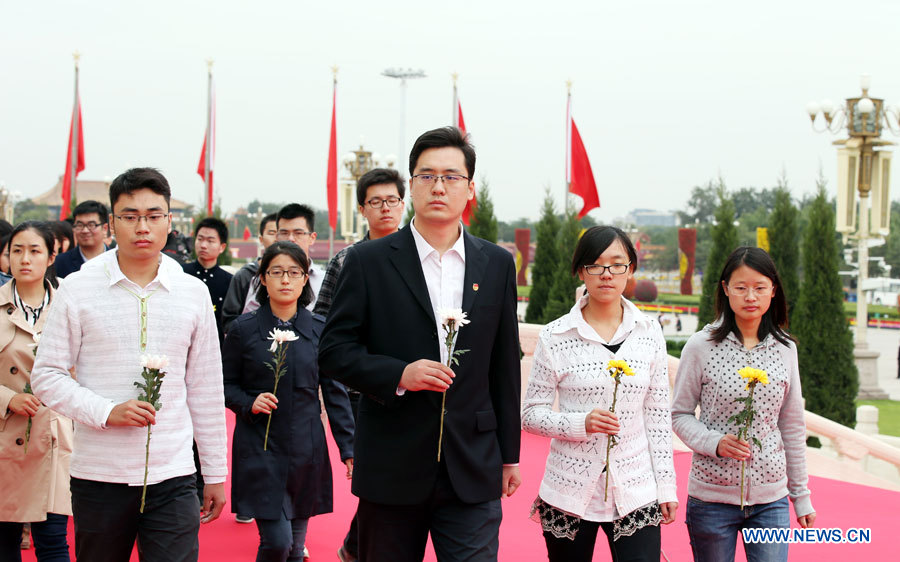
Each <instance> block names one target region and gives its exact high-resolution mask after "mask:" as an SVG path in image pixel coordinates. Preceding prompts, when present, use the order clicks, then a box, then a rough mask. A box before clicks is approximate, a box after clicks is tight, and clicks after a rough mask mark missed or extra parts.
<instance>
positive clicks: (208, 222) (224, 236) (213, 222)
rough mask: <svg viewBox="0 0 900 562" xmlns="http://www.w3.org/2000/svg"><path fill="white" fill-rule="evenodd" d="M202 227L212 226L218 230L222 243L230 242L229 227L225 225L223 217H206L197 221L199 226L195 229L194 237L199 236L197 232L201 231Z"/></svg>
mask: <svg viewBox="0 0 900 562" xmlns="http://www.w3.org/2000/svg"><path fill="white" fill-rule="evenodd" d="M201 228H212V229H213V230H215V231H216V234H218V235H219V243H220V244H228V227H227V226H225V223H224V222H223V221H222V219H217V218H216V217H206V218H205V219H203V220H201V221H200V222H198V223H197V228H195V229H194V238H197V233H198V232H200V229H201Z"/></svg>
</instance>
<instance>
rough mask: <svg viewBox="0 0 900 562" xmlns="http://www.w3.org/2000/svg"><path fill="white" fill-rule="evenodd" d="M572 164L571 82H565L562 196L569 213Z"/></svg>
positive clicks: (564, 208)
mask: <svg viewBox="0 0 900 562" xmlns="http://www.w3.org/2000/svg"><path fill="white" fill-rule="evenodd" d="M571 162H572V81H571V80H566V181H565V182H563V184H564V186H565V193H564V194H563V211H564V212H565V213H566V214H568V213H569V190H571V189H572V178H571V177H570V174H571V170H570V169H569V166H571Z"/></svg>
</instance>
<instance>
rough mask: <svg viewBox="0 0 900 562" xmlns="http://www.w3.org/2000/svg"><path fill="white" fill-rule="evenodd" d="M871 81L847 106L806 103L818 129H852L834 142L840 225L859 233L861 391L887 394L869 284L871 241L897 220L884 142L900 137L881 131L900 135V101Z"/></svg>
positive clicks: (877, 395) (863, 82) (846, 233)
mask: <svg viewBox="0 0 900 562" xmlns="http://www.w3.org/2000/svg"><path fill="white" fill-rule="evenodd" d="M870 84H871V80H870V79H869V75H867V74H863V75H862V77H861V78H860V87H861V89H862V95H861V96H860V97H857V98H847V100H846V104H845V106H844V107H837V106H836V105H835V104H834V103H832V102H831V101H830V100H824V101H822V102H811V103H809V104H808V105H807V108H806V109H807V113H809V118H810V120H811V122H812V125H813V129H814V130H816V131H818V132H826V131H827V132H831V133H838V132H840V131H841V130H842V129H844V128H845V127H846V129H847V135H848V138H846V139H841V140H837V141H835V142H834V144H835V145H838V146H839V147H841V148H838V196H837V216H836V227H837V230H838V232H841V233H842V234H843V235H844V236H845V238H853V239H856V241H857V248H858V249H857V252H858V255H857V257H858V262H859V264H858V265H859V268H858V278H857V283H856V295H857V296H856V342H855V347H854V350H853V355H854V357H855V359H856V367H857V369H858V370H859V397H860V398H868V399H881V398H887V397H888V395H887V393H885V392H884V391H883V390H882V389H881V388H879V386H878V355H879V353H878V352H877V351H873V350H870V349H869V345H868V342H867V341H866V331H867V328H868V324H869V315H868V303H867V302H866V293H865V289H866V280H867V279H868V276H869V245H870V242H869V241H870V240H873V239H880V238H882V237H884V236H886V235H887V234H888V232H889V230H890V224H891V199H890V171H891V168H890V165H891V153H890V152H888V151H886V150H884V149H883V148H881V147H885V146H889V145H893V144H896V143H893V142H890V141H886V140H882V138H881V131H882V129H883V128H884V127H887V128H888V129H889V130H890V131H891V132H892V133H894V134H895V135H900V106H897V105H895V106H893V107H885V103H884V100H883V99H879V98H870V97H869V86H870ZM819 116H821V117H822V118H823V121H824V127H821V126H820V127H819V128H817V127H816V123H817V122H818V117H819ZM891 118H892V119H893V123H892V122H891ZM895 127H896V128H895ZM879 148H881V149H880V150H879ZM857 191H858V192H859V212H858V216H859V224H858V225H857V224H856V217H857V205H856V192H857ZM870 212H871V220H870V216H869V215H870Z"/></svg>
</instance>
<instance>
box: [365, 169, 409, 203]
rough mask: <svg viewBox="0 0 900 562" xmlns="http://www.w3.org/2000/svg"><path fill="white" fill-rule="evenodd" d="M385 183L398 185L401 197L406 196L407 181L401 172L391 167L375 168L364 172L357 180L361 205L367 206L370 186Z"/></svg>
mask: <svg viewBox="0 0 900 562" xmlns="http://www.w3.org/2000/svg"><path fill="white" fill-rule="evenodd" d="M385 183H392V184H394V185H396V186H397V194H398V195H399V196H400V199H403V198H404V197H405V196H406V183H405V182H404V181H403V178H401V177H400V172H398V171H397V170H392V169H391V168H374V169H372V170H369V171H368V172H366V173H365V174H363V175H362V177H360V178H359V181H357V182H356V202H357V203H359V206H360V207H363V206H365V204H366V193H367V192H368V191H369V188H370V187H372V186H373V185H381V184H385Z"/></svg>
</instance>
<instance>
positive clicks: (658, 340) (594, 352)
mask: <svg viewBox="0 0 900 562" xmlns="http://www.w3.org/2000/svg"><path fill="white" fill-rule="evenodd" d="M587 298H588V297H587V296H585V297H583V298H582V299H581V300H580V301H579V302H577V303H576V304H575V306H574V307H572V310H571V311H569V313H568V314H566V315H565V316H563V317H561V318H558V319H557V320H554V321H553V322H551V323H550V324H547V325H546V326H544V328H543V329H542V330H541V333H540V336H539V339H538V343H537V347H536V349H535V352H534V367H533V368H532V370H531V378H530V379H529V381H528V390H527V392H526V395H525V402H524V405H523V410H522V427H523V429H525V431H528V432H530V433H534V434H537V435H542V436H545V437H552V438H553V440H552V442H551V444H550V455H549V456H548V457H547V465H546V468H545V471H544V478H543V480H542V481H541V487H540V492H539V495H540V497H541V499H543V500H544V501H545V502H547V503H548V504H550V505H552V506H554V507H556V508H558V509H561V510H563V511H566V512H569V513H572V514H574V515H577V516H579V517H583V516H584V514H585V511H586V510H587V508H588V504H589V503H591V499H592V498H593V497H594V494H595V492H596V491H597V489H598V484H599V485H600V486H601V487H602V485H603V480H602V478H601V476H602V473H603V468H604V465H605V462H606V443H607V435H606V434H605V433H592V434H588V433H587V432H586V430H585V427H584V422H585V417H586V416H587V414H588V413H589V412H590V411H591V410H593V409H594V408H603V409H607V410H608V409H609V407H610V405H611V404H612V398H613V388H614V386H615V381H614V379H613V378H612V377H611V376H609V372H608V371H607V368H606V365H607V362H608V361H609V360H610V359H613V358H615V359H624V360H625V361H626V362H627V363H628V365H629V366H630V367H631V368H632V369H633V370H634V373H635V374H634V376H630V377H629V376H623V377H622V378H621V381H620V384H619V390H618V398H617V400H616V415H617V416H618V417H619V424H620V430H619V435H618V442H617V444H616V445H615V446H614V447H613V449H612V452H611V454H610V465H611V466H610V474H611V478H610V487H609V491H610V501H611V502H614V503H615V509H616V513H617V514H618V516H619V517H623V516H625V515H627V514H628V513H630V512H632V511H634V510H635V509H637V508H639V507H642V506H644V505H647V504H648V503H651V502H653V501H659V502H660V503H662V502H674V501H677V499H676V496H675V467H674V464H673V461H672V421H671V417H670V414H669V383H668V376H667V364H668V361H667V356H666V345H665V340H664V339H663V335H662V331H661V329H660V327H659V324H658V323H657V322H656V321H655V320H653V319H652V318H650V317H649V316H647V315H646V314H643V313H642V312H641V311H640V310H638V309H637V307H635V306H634V305H633V304H632V303H630V302H629V301H628V300H626V299H624V298H623V299H622V305H623V307H624V308H625V314H624V318H623V323H622V326H620V328H619V331H618V332H617V335H616V336H614V337H613V340H612V343H618V341H619V340H621V339H622V337H623V335H624V336H625V338H624V342H622V346H621V347H620V348H619V350H618V352H617V353H616V354H615V355H613V353H612V352H611V351H609V350H608V349H607V348H606V347H604V345H603V344H604V343H607V342H605V341H603V340H602V338H600V337H599V336H598V335H597V333H596V332H595V331H594V330H593V329H592V328H590V326H589V325H588V324H587V323H586V322H585V321H584V319H583V317H582V315H581V309H582V308H583V307H584V306H585V304H587ZM557 394H558V395H559V412H554V411H553V409H552V408H553V401H554V398H555V396H556V395H557ZM600 493H602V490H601V491H600Z"/></svg>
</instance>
